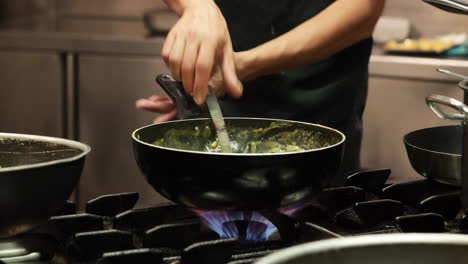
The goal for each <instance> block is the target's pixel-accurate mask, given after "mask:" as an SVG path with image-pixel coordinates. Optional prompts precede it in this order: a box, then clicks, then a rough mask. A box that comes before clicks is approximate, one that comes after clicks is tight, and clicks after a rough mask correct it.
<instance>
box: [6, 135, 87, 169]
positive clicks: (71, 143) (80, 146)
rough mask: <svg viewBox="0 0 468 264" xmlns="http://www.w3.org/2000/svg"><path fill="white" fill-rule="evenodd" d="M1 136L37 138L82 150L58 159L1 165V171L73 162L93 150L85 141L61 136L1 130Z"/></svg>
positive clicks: (22, 138) (21, 138)
mask: <svg viewBox="0 0 468 264" xmlns="http://www.w3.org/2000/svg"><path fill="white" fill-rule="evenodd" d="M0 138H12V139H20V140H36V141H42V142H48V143H55V144H60V145H65V146H68V147H71V148H74V149H79V150H81V151H82V152H81V153H80V154H78V155H75V156H73V157H70V158H64V159H57V160H52V161H47V162H39V163H33V164H26V165H19V166H12V167H4V168H3V167H0V173H2V172H12V171H19V170H25V169H35V168H41V167H46V166H51V165H57V164H61V163H69V162H73V161H75V160H79V159H81V158H82V157H84V156H86V155H87V154H88V153H89V152H90V151H91V147H90V146H89V145H87V144H85V143H82V142H78V141H76V140H71V139H65V138H59V137H49V136H41V135H32V134H20V133H3V132H0Z"/></svg>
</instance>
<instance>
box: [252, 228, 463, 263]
mask: <svg viewBox="0 0 468 264" xmlns="http://www.w3.org/2000/svg"><path fill="white" fill-rule="evenodd" d="M392 245H448V246H465V247H466V246H468V238H467V237H466V235H462V234H448V233H445V234H441V233H424V234H422V233H405V234H369V235H363V236H355V237H344V238H343V237H341V238H331V239H326V240H321V241H315V242H308V243H305V244H301V245H296V246H292V247H290V248H286V249H282V250H279V251H277V252H274V253H273V254H270V255H268V256H266V257H263V258H261V259H260V260H258V261H257V262H255V264H271V263H286V262H287V261H292V260H294V259H297V258H300V257H304V256H307V255H317V254H324V253H329V252H332V251H337V250H344V249H347V250H351V249H354V248H363V247H370V246H392Z"/></svg>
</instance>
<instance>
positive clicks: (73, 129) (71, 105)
mask: <svg viewBox="0 0 468 264" xmlns="http://www.w3.org/2000/svg"><path fill="white" fill-rule="evenodd" d="M64 56H65V65H66V66H65V109H64V110H65V118H66V119H65V137H66V138H69V139H78V135H77V129H78V124H77V123H78V119H77V117H78V116H77V114H78V113H77V97H76V94H77V93H78V87H76V84H77V80H76V71H77V69H76V65H77V61H76V60H77V58H76V55H75V54H73V53H68V54H65V55H64Z"/></svg>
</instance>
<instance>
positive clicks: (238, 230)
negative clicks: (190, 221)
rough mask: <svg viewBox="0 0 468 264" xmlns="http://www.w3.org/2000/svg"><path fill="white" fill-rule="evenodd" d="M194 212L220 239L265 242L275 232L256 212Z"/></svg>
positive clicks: (269, 223)
mask: <svg viewBox="0 0 468 264" xmlns="http://www.w3.org/2000/svg"><path fill="white" fill-rule="evenodd" d="M194 212H195V213H196V214H197V215H198V216H200V218H201V220H202V221H203V223H205V224H206V225H207V226H209V227H210V228H211V229H212V230H213V231H215V232H216V233H218V234H219V236H220V238H222V239H226V238H237V239H241V240H248V241H266V240H268V238H269V237H270V235H271V234H272V233H274V232H275V231H276V230H277V229H276V227H275V226H274V225H273V224H272V223H271V221H269V220H268V219H267V218H265V217H263V216H262V215H261V214H259V213H257V212H251V213H250V212H239V211H202V210H194Z"/></svg>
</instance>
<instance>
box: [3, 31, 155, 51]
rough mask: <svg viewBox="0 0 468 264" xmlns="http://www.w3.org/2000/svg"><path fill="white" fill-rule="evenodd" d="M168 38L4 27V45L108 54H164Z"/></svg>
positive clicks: (19, 47) (4, 47) (4, 46)
mask: <svg viewBox="0 0 468 264" xmlns="http://www.w3.org/2000/svg"><path fill="white" fill-rule="evenodd" d="M163 41H164V38H162V37H158V38H150V39H147V38H145V37H143V36H141V37H128V36H115V35H103V34H84V33H66V32H55V33H54V32H28V31H15V30H10V31H0V49H2V50H5V49H8V50H18V51H21V50H36V51H38V50H40V51H48V52H67V53H68V52H73V53H100V54H108V55H143V56H158V55H160V54H161V49H162V44H163Z"/></svg>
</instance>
